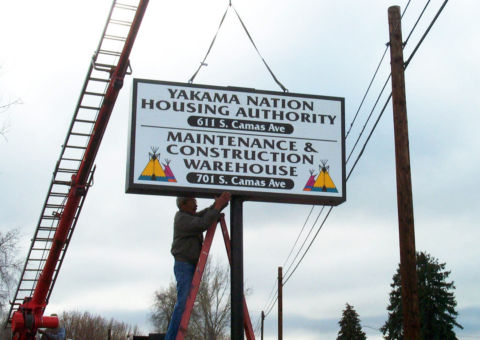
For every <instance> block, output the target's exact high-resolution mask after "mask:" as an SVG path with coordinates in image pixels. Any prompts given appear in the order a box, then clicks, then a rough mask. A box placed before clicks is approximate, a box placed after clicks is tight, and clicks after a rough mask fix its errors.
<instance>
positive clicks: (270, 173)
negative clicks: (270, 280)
mask: <svg viewBox="0 0 480 340" xmlns="http://www.w3.org/2000/svg"><path fill="white" fill-rule="evenodd" d="M131 119H132V120H131V129H130V138H129V144H130V145H129V148H128V152H129V156H128V164H127V187H126V190H127V192H131V193H145V194H156V195H171V196H185V195H194V196H196V197H212V195H214V194H218V193H220V192H222V191H225V190H228V191H230V192H232V194H234V195H238V196H242V197H243V198H245V199H246V200H252V201H264V202H286V203H304V204H327V205H338V204H340V203H342V202H344V201H345V200H346V187H345V144H344V139H345V138H344V128H345V123H344V99H343V98H337V97H324V96H315V95H306V94H292V93H283V92H270V91H258V90H254V89H245V88H233V87H216V86H206V85H193V84H183V83H172V82H161V81H152V80H142V79H134V81H133V100H132V117H131Z"/></svg>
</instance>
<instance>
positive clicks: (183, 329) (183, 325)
mask: <svg viewBox="0 0 480 340" xmlns="http://www.w3.org/2000/svg"><path fill="white" fill-rule="evenodd" d="M218 222H220V226H221V228H222V234H223V240H224V242H225V248H226V250H227V255H228V261H229V263H230V265H231V253H230V236H229V234H228V229H227V225H226V223H225V219H224V218H223V216H222V217H220V219H219V220H218V221H217V222H215V223H214V224H212V226H211V227H210V228H208V230H207V235H206V236H205V241H204V242H203V246H202V251H201V252H200V258H199V259H198V263H197V268H196V270H195V274H194V276H193V280H192V285H191V286H190V293H189V294H188V298H187V302H186V304H185V311H184V312H183V316H182V321H181V322H180V327H179V329H178V333H177V337H176V340H183V339H184V338H185V334H186V333H187V328H188V323H189V321H190V316H191V315H192V310H193V305H194V303H195V299H196V297H197V293H198V288H199V287H200V282H201V280H202V276H203V271H204V269H205V265H206V263H207V258H208V254H209V253H210V248H211V246H212V242H213V237H214V236H215V231H216V229H217V224H218ZM243 319H244V328H245V334H246V336H247V340H255V335H254V333H253V327H252V322H251V320H250V315H249V313H248V308H247V303H246V300H245V295H244V296H243Z"/></svg>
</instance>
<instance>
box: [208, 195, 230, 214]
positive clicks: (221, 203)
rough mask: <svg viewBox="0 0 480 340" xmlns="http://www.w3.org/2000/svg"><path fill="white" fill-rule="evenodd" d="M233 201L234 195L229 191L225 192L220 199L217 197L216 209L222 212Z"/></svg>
mask: <svg viewBox="0 0 480 340" xmlns="http://www.w3.org/2000/svg"><path fill="white" fill-rule="evenodd" d="M231 199H232V194H231V193H229V192H228V191H224V192H223V193H222V195H221V196H220V197H215V204H214V206H213V207H214V208H215V209H217V210H218V211H222V210H223V209H224V208H225V207H226V206H227V205H228V202H230V200H231Z"/></svg>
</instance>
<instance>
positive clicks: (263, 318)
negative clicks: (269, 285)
mask: <svg viewBox="0 0 480 340" xmlns="http://www.w3.org/2000/svg"><path fill="white" fill-rule="evenodd" d="M264 322H265V313H264V312H263V310H262V333H261V337H260V340H263V324H264Z"/></svg>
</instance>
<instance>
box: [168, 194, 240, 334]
mask: <svg viewBox="0 0 480 340" xmlns="http://www.w3.org/2000/svg"><path fill="white" fill-rule="evenodd" d="M231 197H232V195H231V194H230V193H229V192H224V193H222V195H221V196H220V197H215V203H214V204H213V205H212V206H210V207H209V208H206V209H204V210H202V211H200V212H198V213H197V200H196V199H195V198H194V197H177V207H178V209H179V211H178V212H177V213H176V215H175V219H174V223H173V243H172V251H171V252H172V255H173V257H174V258H175V265H174V272H175V279H176V281H177V303H176V304H175V309H174V310H173V314H172V319H171V320H170V324H169V326H168V331H167V336H166V337H165V340H175V338H176V337H177V332H178V328H179V326H180V321H181V320H182V315H183V311H184V309H185V303H186V301H187V296H188V292H189V291H190V285H191V284H192V279H193V274H194V273H195V268H196V266H197V262H198V258H199V257H200V251H201V249H202V244H203V232H204V231H206V230H207V229H208V228H209V227H210V226H211V225H212V224H213V223H214V222H215V221H217V220H218V218H219V217H220V212H221V211H222V210H223V208H225V207H226V206H227V205H228V202H229V201H230V199H231Z"/></svg>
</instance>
